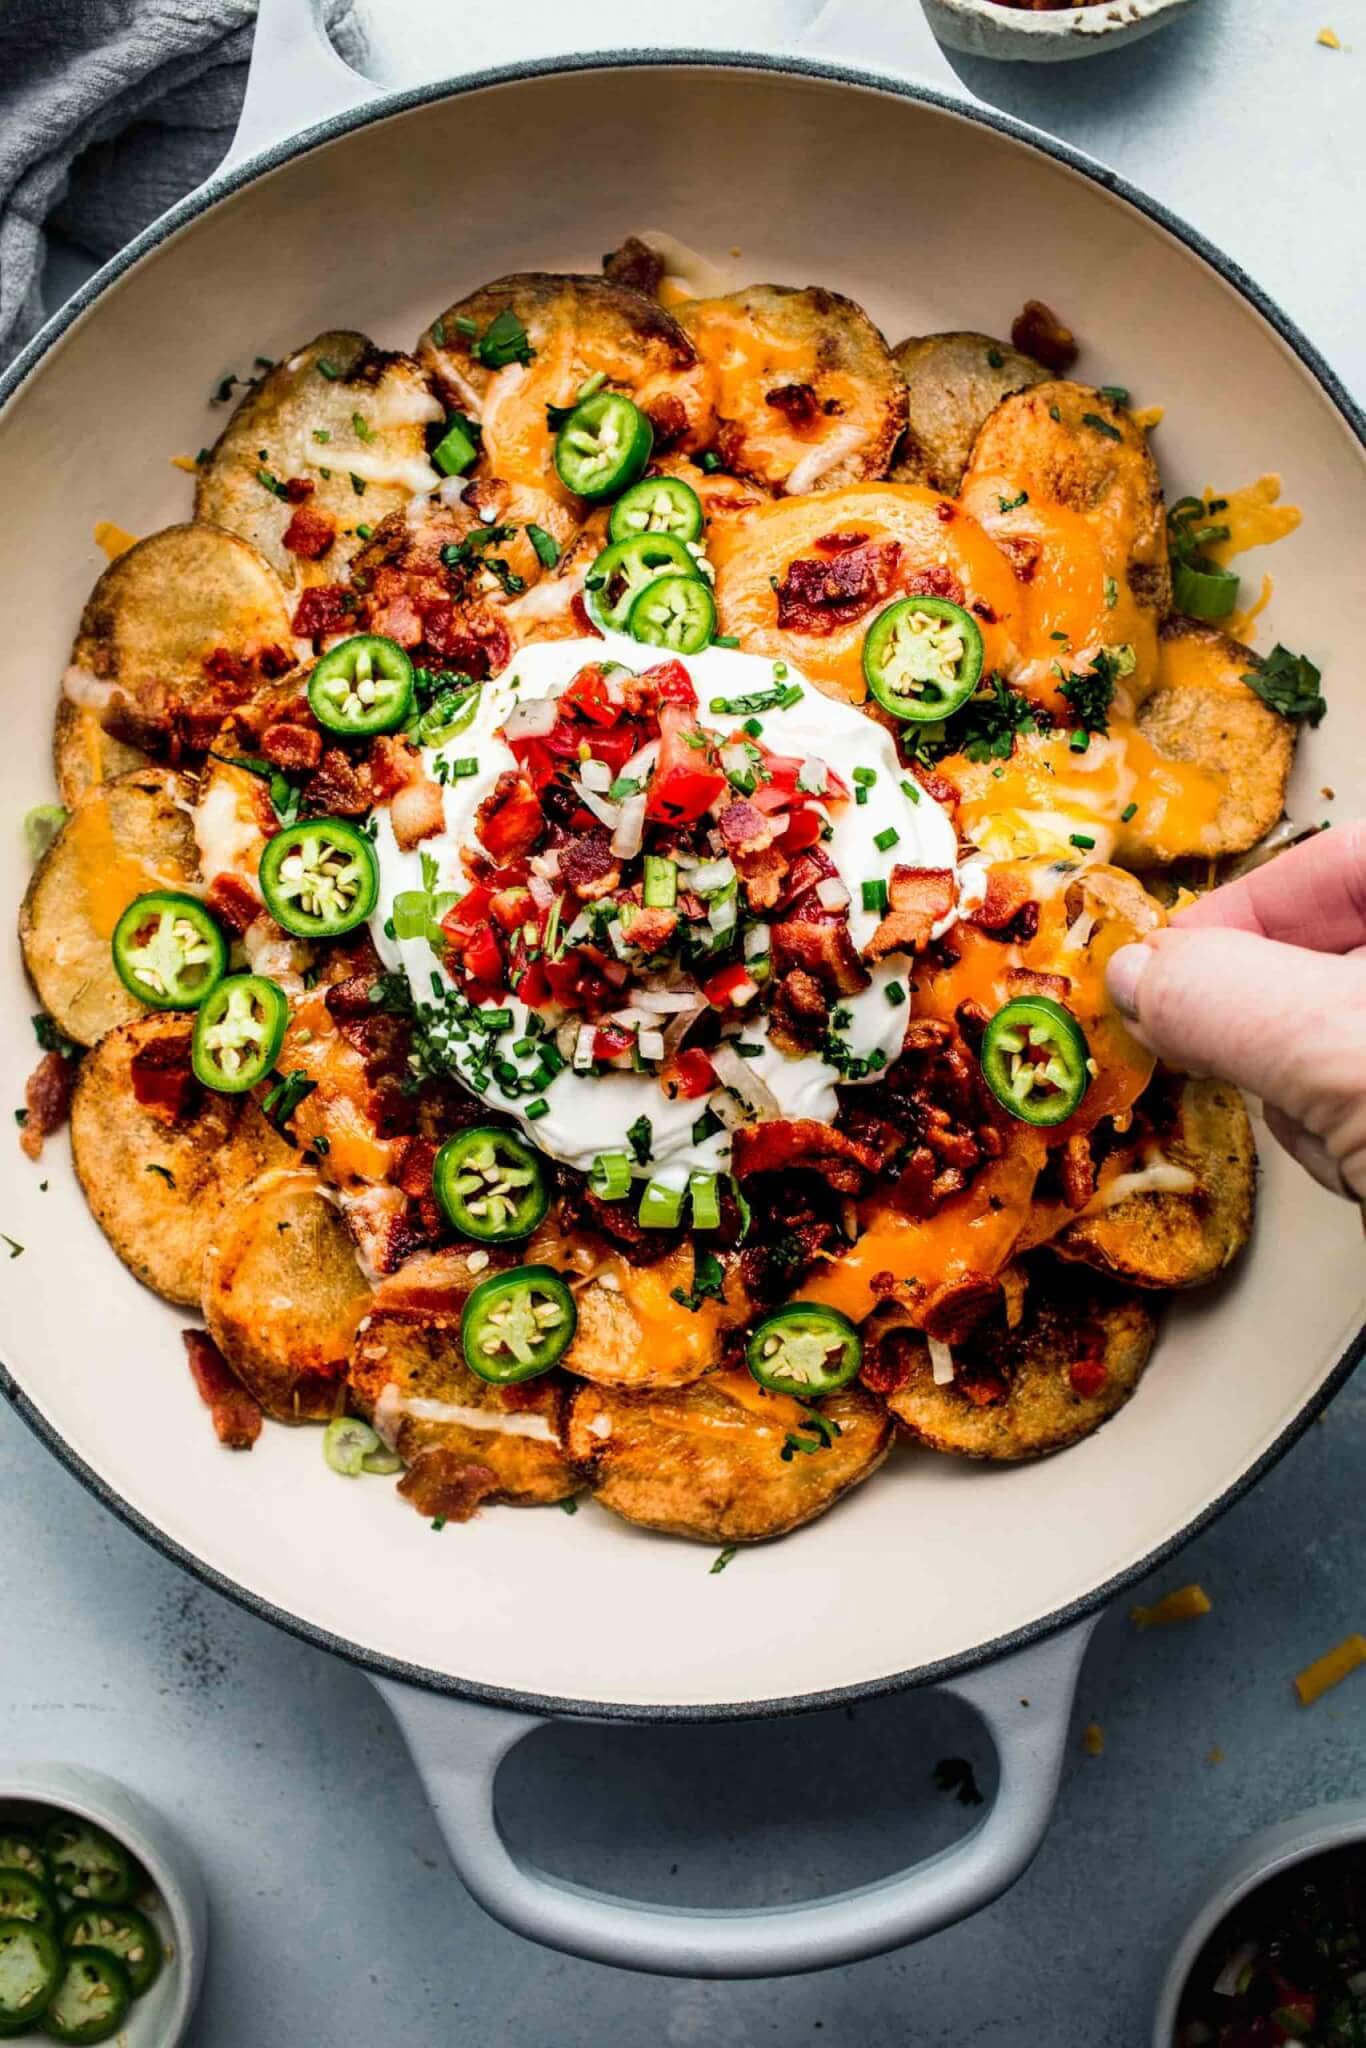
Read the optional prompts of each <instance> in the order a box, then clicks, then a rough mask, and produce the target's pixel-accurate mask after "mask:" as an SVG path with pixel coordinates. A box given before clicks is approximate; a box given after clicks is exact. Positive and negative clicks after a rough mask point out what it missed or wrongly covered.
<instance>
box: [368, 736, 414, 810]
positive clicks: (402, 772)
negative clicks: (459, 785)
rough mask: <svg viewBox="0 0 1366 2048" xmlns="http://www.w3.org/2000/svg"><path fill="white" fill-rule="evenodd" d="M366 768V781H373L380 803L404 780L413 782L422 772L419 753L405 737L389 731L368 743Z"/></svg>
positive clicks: (400, 785) (399, 786) (400, 787)
mask: <svg viewBox="0 0 1366 2048" xmlns="http://www.w3.org/2000/svg"><path fill="white" fill-rule="evenodd" d="M366 760H367V762H368V763H369V768H370V780H371V782H372V783H373V784H374V789H375V796H376V798H377V800H378V801H379V802H380V803H383V801H384V799H385V798H386V797H391V796H393V795H394V794H395V793H396V792H397V791H398V790H400V789H402V788H403V785H404V784H405V783H406V782H416V781H417V779H418V777H419V776H420V775H421V774H422V773H423V767H422V756H421V754H419V753H418V751H417V749H416V747H412V746H409V744H408V742H407V740H405V739H399V738H396V737H395V735H394V734H393V733H391V732H384V733H381V734H380V735H379V738H378V739H374V740H372V741H371V742H370V751H369V753H368V754H367V755H366Z"/></svg>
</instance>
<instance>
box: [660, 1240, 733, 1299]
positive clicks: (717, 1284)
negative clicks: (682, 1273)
mask: <svg viewBox="0 0 1366 2048" xmlns="http://www.w3.org/2000/svg"><path fill="white" fill-rule="evenodd" d="M725 1291H726V1269H725V1267H724V1266H723V1265H722V1264H721V1261H720V1260H719V1259H718V1258H717V1256H716V1254H715V1252H709V1251H705V1250H697V1251H695V1252H694V1254H693V1269H692V1288H691V1291H689V1292H685V1291H684V1289H683V1288H681V1287H672V1288H670V1290H669V1298H670V1300H671V1301H676V1302H678V1303H679V1304H680V1306H681V1307H683V1308H686V1309H691V1310H692V1312H693V1314H694V1315H696V1313H697V1311H698V1309H699V1308H701V1306H702V1303H703V1302H704V1301H705V1300H707V1299H708V1298H710V1299H711V1300H713V1301H720V1300H721V1298H722V1297H723V1295H724V1294H725Z"/></svg>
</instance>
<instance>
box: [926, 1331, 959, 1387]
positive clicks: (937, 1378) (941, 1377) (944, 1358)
mask: <svg viewBox="0 0 1366 2048" xmlns="http://www.w3.org/2000/svg"><path fill="white" fill-rule="evenodd" d="M928 1342H929V1347H930V1371H931V1372H932V1373H933V1374H934V1383H935V1385H936V1386H937V1387H951V1386H952V1385H953V1353H952V1351H951V1350H950V1349H949V1347H948V1345H947V1344H946V1343H945V1342H944V1341H943V1339H942V1337H931V1338H930V1339H929V1340H928Z"/></svg>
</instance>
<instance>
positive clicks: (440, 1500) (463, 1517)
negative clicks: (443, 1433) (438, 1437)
mask: <svg viewBox="0 0 1366 2048" xmlns="http://www.w3.org/2000/svg"><path fill="white" fill-rule="evenodd" d="M398 1490H399V1492H400V1493H401V1494H402V1495H403V1498H404V1499H405V1500H406V1501H411V1502H412V1505H413V1506H414V1507H415V1508H416V1509H417V1512H418V1513H419V1514H420V1515H426V1516H427V1517H428V1518H429V1519H430V1520H432V1521H439V1522H468V1521H469V1520H470V1519H471V1517H472V1516H474V1515H477V1514H478V1512H479V1508H480V1504H481V1502H483V1501H486V1500H487V1499H488V1497H489V1495H490V1494H494V1493H497V1491H498V1475H497V1473H496V1472H491V1471H490V1470H489V1467H488V1466H487V1465H481V1464H479V1463H478V1461H477V1460H476V1459H474V1458H462V1457H461V1455H460V1453H459V1451H452V1450H446V1449H439V1448H438V1449H433V1450H429V1451H420V1452H419V1453H418V1455H417V1457H416V1458H414V1460H413V1462H412V1464H411V1465H410V1466H409V1467H408V1470H407V1471H406V1472H405V1473H404V1475H403V1477H402V1478H401V1479H400V1480H399V1482H398Z"/></svg>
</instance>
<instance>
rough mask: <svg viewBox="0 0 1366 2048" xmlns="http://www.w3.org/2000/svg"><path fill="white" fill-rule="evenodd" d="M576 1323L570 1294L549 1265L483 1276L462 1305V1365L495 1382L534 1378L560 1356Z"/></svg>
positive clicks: (526, 1267) (497, 1384) (548, 1368)
mask: <svg viewBox="0 0 1366 2048" xmlns="http://www.w3.org/2000/svg"><path fill="white" fill-rule="evenodd" d="M577 1324H578V1310H577V1309H576V1308H575V1306H574V1297H573V1295H572V1294H571V1293H570V1292H569V1289H568V1287H567V1286H566V1285H565V1282H564V1281H563V1279H562V1278H561V1277H560V1275H559V1274H558V1273H556V1272H555V1271H554V1270H553V1268H551V1267H550V1266H514V1267H513V1269H512V1271H511V1272H509V1273H494V1274H492V1275H490V1277H489V1278H488V1279H487V1280H481V1281H480V1283H479V1285H478V1286H477V1287H476V1288H475V1290H474V1292H473V1294H471V1296H470V1298H469V1300H468V1301H467V1302H466V1303H465V1310H464V1314H463V1315H462V1316H461V1318H460V1342H461V1345H462V1347H463V1349H464V1353H465V1363H466V1365H467V1366H468V1367H469V1369H470V1371H471V1372H473V1373H477V1374H478V1375H479V1378H480V1379H481V1380H491V1381H492V1382H493V1384H494V1385H495V1386H510V1385H512V1384H513V1383H514V1382H515V1381H517V1380H530V1379H534V1378H535V1377H536V1375H537V1374H538V1373H542V1372H549V1370H550V1368H551V1366H552V1365H555V1364H556V1363H557V1362H558V1361H559V1360H560V1359H561V1358H563V1356H564V1354H565V1352H566V1351H567V1350H568V1349H569V1346H570V1344H571V1343H572V1342H573V1339H574V1331H575V1328H576V1326H577Z"/></svg>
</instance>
